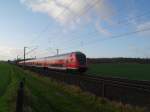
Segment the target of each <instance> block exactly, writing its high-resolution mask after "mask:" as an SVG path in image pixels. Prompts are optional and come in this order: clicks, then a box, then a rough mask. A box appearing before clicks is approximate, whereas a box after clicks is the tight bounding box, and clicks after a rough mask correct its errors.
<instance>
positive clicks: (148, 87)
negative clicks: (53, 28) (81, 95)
mask: <svg viewBox="0 0 150 112" xmlns="http://www.w3.org/2000/svg"><path fill="white" fill-rule="evenodd" d="M27 69H29V70H32V71H34V72H37V73H40V74H44V75H45V76H48V77H51V78H53V79H55V80H58V81H62V82H65V83H67V84H71V85H76V86H79V87H80V88H81V89H82V90H84V91H88V92H90V93H93V94H95V95H97V96H100V97H105V98H108V99H109V100H113V101H119V102H122V103H124V104H131V105H135V106H141V107H146V108H148V110H150V82H149V81H137V80H128V79H121V78H111V77H101V76H92V75H87V74H85V75H83V74H82V75H80V74H73V75H72V74H70V73H66V72H60V71H59V72H58V71H49V70H43V69H37V68H27Z"/></svg>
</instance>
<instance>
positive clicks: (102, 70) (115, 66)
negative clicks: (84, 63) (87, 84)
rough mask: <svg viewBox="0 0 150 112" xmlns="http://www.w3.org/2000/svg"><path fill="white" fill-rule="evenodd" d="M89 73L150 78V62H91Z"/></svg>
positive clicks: (140, 78) (138, 78)
mask: <svg viewBox="0 0 150 112" xmlns="http://www.w3.org/2000/svg"><path fill="white" fill-rule="evenodd" d="M88 66H89V67H88V68H89V69H88V71H87V74H89V75H100V76H107V77H120V78H128V79H133V80H150V75H149V74H150V64H138V63H135V64H133V63H100V64H89V65H88Z"/></svg>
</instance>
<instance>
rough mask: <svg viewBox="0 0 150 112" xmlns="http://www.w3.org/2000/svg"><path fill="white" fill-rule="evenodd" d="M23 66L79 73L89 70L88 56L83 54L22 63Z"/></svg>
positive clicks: (68, 54)
mask: <svg viewBox="0 0 150 112" xmlns="http://www.w3.org/2000/svg"><path fill="white" fill-rule="evenodd" d="M18 64H19V65H21V66H23V65H24V66H30V67H40V68H47V69H55V70H64V71H72V70H73V71H79V72H85V71H86V70H87V59H86V55H85V54H83V53H82V52H71V53H67V54H61V55H56V56H49V57H44V58H39V59H32V60H26V61H25V62H24V61H20V62H19V63H18Z"/></svg>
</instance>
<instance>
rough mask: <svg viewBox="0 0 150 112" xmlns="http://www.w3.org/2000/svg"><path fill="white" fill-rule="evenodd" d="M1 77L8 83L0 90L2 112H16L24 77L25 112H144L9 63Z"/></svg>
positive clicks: (0, 110)
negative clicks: (19, 86)
mask: <svg viewBox="0 0 150 112" xmlns="http://www.w3.org/2000/svg"><path fill="white" fill-rule="evenodd" d="M4 73H5V75H6V77H5V75H3V74H4ZM1 75H2V76H1ZM0 77H1V78H2V77H4V78H3V79H4V80H5V79H6V80H7V81H6V82H5V81H4V82H5V83H4V82H2V83H0V85H1V86H0V87H1V88H0V91H1V90H2V91H3V92H2V94H1V96H0V112H15V101H16V93H17V92H16V91H17V87H18V83H19V81H20V80H21V79H22V78H23V77H25V78H26V81H25V101H24V112H144V111H143V110H142V109H139V108H133V107H132V106H130V105H122V104H121V103H116V102H110V101H108V100H106V99H102V98H98V97H95V96H94V95H91V94H89V93H85V92H83V91H81V90H80V89H79V88H78V87H75V86H68V85H65V84H63V83H58V82H56V81H54V80H52V79H49V78H47V77H42V76H40V75H38V74H34V73H32V72H29V71H24V70H22V69H21V68H18V67H16V66H13V65H9V64H0Z"/></svg>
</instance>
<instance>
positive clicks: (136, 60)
mask: <svg viewBox="0 0 150 112" xmlns="http://www.w3.org/2000/svg"><path fill="white" fill-rule="evenodd" d="M87 62H88V63H140V64H150V58H88V59H87Z"/></svg>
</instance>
